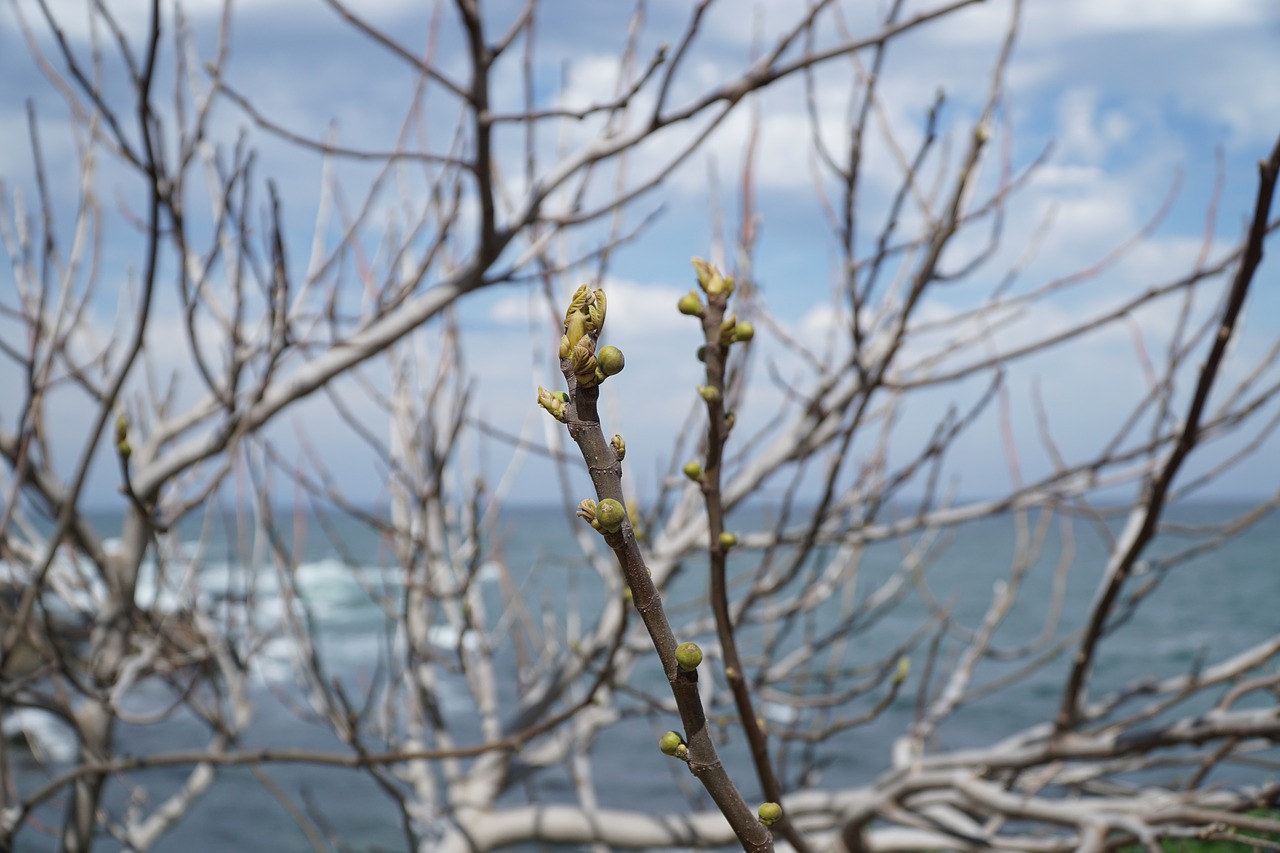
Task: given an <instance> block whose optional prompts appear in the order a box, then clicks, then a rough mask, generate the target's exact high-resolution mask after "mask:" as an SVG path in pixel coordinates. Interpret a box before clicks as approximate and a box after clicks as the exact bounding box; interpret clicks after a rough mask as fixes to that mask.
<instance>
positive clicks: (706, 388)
mask: <svg viewBox="0 0 1280 853" xmlns="http://www.w3.org/2000/svg"><path fill="white" fill-rule="evenodd" d="M698 393H699V394H701V395H702V399H704V400H706V401H707V402H708V403H714V402H716V401H717V400H719V399H720V389H719V388H717V387H716V386H714V385H699V386H698Z"/></svg>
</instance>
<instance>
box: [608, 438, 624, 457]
mask: <svg viewBox="0 0 1280 853" xmlns="http://www.w3.org/2000/svg"><path fill="white" fill-rule="evenodd" d="M609 444H610V445H611V446H612V447H613V452H614V453H615V454H617V456H618V461H619V462H621V461H622V460H623V459H625V458H627V443H626V442H625V441H623V440H622V436H620V435H618V434H617V433H614V436H613V441H610V442H609Z"/></svg>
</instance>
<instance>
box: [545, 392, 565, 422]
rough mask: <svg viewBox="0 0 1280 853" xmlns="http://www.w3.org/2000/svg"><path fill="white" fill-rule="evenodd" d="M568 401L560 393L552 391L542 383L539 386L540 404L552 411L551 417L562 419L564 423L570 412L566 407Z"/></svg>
mask: <svg viewBox="0 0 1280 853" xmlns="http://www.w3.org/2000/svg"><path fill="white" fill-rule="evenodd" d="M566 397H567V395H566ZM566 402H568V401H567V400H565V399H561V398H560V396H559V395H558V394H553V393H551V392H550V391H548V390H547V389H546V388H543V387H542V386H541V385H539V386H538V405H539V406H541V407H542V408H544V409H546V410H547V411H548V412H550V413H551V417H553V418H555V419H556V420H558V421H560V423H564V422H565V419H566V418H567V417H568V412H567V410H566V409H565V403H566Z"/></svg>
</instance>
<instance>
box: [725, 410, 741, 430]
mask: <svg viewBox="0 0 1280 853" xmlns="http://www.w3.org/2000/svg"><path fill="white" fill-rule="evenodd" d="M737 422H738V416H737V415H735V414H734V413H733V412H726V413H725V416H724V428H725V430H726V431H727V430H731V429H733V425H734V424H736V423H737Z"/></svg>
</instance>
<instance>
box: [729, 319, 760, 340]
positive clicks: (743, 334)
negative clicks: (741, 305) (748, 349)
mask: <svg viewBox="0 0 1280 853" xmlns="http://www.w3.org/2000/svg"><path fill="white" fill-rule="evenodd" d="M755 336H756V327H755V326H753V325H751V324H750V323H748V322H747V321H746V320H743V321H742V322H741V323H739V324H738V325H737V326H735V327H734V329H733V339H734V340H735V341H737V342H738V343H746V342H747V341H749V340H751V339H752V338H754V337H755Z"/></svg>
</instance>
